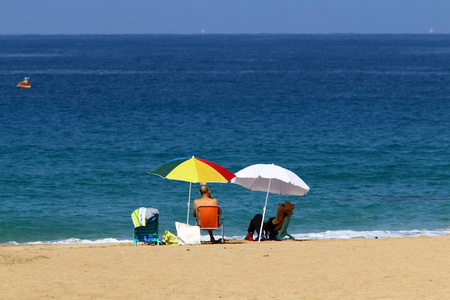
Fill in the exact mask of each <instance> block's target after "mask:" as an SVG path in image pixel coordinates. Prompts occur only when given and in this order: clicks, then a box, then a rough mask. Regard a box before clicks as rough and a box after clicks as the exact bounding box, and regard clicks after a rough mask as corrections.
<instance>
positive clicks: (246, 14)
mask: <svg viewBox="0 0 450 300" xmlns="http://www.w3.org/2000/svg"><path fill="white" fill-rule="evenodd" d="M202 28H204V29H205V33H233V34H234V33H427V32H428V31H429V29H430V28H433V29H434V31H435V33H450V0H370V1H369V0H340V1H339V0H284V1H283V0H271V1H269V0H221V1H219V0H173V1H171V0H158V1H153V0H134V1H129V0H73V1H67V0H19V1H10V0H0V34H133V33H135V34H146V33H149V34H160V33H162V34H164V33H174V34H196V33H200V31H201V29H202Z"/></svg>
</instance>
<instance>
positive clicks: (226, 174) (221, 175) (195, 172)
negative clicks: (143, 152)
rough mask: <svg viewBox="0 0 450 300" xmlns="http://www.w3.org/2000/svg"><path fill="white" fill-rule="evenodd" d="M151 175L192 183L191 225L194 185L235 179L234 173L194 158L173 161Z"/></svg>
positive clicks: (151, 172)
mask: <svg viewBox="0 0 450 300" xmlns="http://www.w3.org/2000/svg"><path fill="white" fill-rule="evenodd" d="M149 173H150V174H156V175H159V176H161V177H163V178H167V179H173V180H181V181H187V182H189V183H190V184H189V200H188V203H187V206H188V210H187V218H186V219H187V221H186V223H189V207H190V202H191V189H192V183H197V182H205V183H207V182H228V181H230V180H231V179H232V178H234V177H235V175H234V174H233V173H232V172H230V171H228V170H227V169H225V168H224V167H221V166H219V165H218V164H215V163H212V162H210V161H207V160H205V159H201V158H197V157H194V156H192V157H185V158H175V159H172V160H170V161H168V162H166V163H165V164H163V165H162V166H160V167H159V168H156V169H154V170H153V171H150V172H149Z"/></svg>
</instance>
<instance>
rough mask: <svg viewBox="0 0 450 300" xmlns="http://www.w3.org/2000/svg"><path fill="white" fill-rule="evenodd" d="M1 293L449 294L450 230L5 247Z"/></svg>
mask: <svg viewBox="0 0 450 300" xmlns="http://www.w3.org/2000/svg"><path fill="white" fill-rule="evenodd" d="M0 286H1V288H0V298H1V299H52V298H53V299H449V298H450V236H440V237H415V238H380V239H367V238H360V239H350V240H339V239H333V240H313V241H280V242H276V241H265V242H261V243H259V244H258V243H257V242H247V241H237V240H234V241H233V240H232V241H227V242H226V243H223V244H202V245H195V246H165V245H161V246H149V245H143V244H142V243H140V244H138V246H137V247H134V246H133V244H132V243H127V244H95V245H92V244H71V245H2V246H0Z"/></svg>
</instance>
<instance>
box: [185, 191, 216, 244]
mask: <svg viewBox="0 0 450 300" xmlns="http://www.w3.org/2000/svg"><path fill="white" fill-rule="evenodd" d="M199 193H200V195H201V196H202V197H201V198H199V199H195V200H194V205H193V211H192V213H193V215H194V218H197V209H198V207H199V206H203V205H211V206H218V207H219V214H222V209H221V208H220V204H219V201H218V200H217V199H216V198H214V197H213V196H212V195H211V190H210V189H209V186H207V185H206V184H204V185H201V186H200V192H199ZM208 233H209V237H210V238H211V242H213V243H215V242H216V240H215V239H214V235H213V231H212V230H208Z"/></svg>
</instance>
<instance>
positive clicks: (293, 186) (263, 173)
mask: <svg viewBox="0 0 450 300" xmlns="http://www.w3.org/2000/svg"><path fill="white" fill-rule="evenodd" d="M235 175H236V177H235V178H233V179H232V180H231V182H232V183H235V184H239V185H242V186H243V187H246V188H248V189H250V190H252V191H262V192H267V194H266V202H265V203H264V209H263V218H262V220H263V222H264V217H265V215H266V207H267V199H268V198H269V193H274V194H282V195H295V196H303V195H305V194H306V193H307V192H308V191H309V186H308V185H307V184H306V183H305V182H304V181H303V180H302V179H301V178H300V177H298V176H297V175H296V174H295V173H293V172H291V171H289V170H288V169H285V168H282V167H280V166H277V165H274V164H256V165H251V166H248V167H246V168H244V169H242V170H240V171H239V172H237V173H236V174H235ZM263 222H261V228H260V230H259V233H261V232H262V225H263ZM259 241H261V234H258V242H259Z"/></svg>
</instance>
